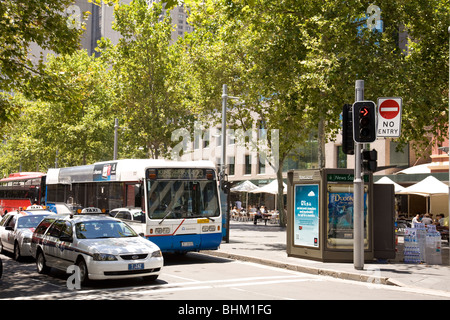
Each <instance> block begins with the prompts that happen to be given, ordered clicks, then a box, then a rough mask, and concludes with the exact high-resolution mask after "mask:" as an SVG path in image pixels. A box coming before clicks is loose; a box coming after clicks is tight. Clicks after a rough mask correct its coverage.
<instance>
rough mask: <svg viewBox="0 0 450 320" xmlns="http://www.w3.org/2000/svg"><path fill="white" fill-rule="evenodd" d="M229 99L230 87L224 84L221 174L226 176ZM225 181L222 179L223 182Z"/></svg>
mask: <svg viewBox="0 0 450 320" xmlns="http://www.w3.org/2000/svg"><path fill="white" fill-rule="evenodd" d="M227 100H228V88H227V85H226V84H224V85H223V87H222V164H221V167H220V171H221V172H220V174H221V175H223V176H222V178H223V179H224V178H225V170H226V156H227ZM222 182H223V181H221V183H222Z"/></svg>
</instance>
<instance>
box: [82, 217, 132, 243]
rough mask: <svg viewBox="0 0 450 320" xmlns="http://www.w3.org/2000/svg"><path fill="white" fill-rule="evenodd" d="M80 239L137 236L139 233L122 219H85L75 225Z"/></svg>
mask: <svg viewBox="0 0 450 320" xmlns="http://www.w3.org/2000/svg"><path fill="white" fill-rule="evenodd" d="M75 234H76V236H77V238H78V239H102V238H125V237H137V236H138V235H137V233H136V232H135V231H134V230H133V229H131V228H130V227H129V226H128V225H126V224H125V223H123V222H121V221H83V222H79V223H77V224H76V225H75Z"/></svg>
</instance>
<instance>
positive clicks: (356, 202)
mask: <svg viewBox="0 0 450 320" xmlns="http://www.w3.org/2000/svg"><path fill="white" fill-rule="evenodd" d="M355 100H356V101H363V100H364V80H356V83H355ZM361 151H362V143H359V142H355V174H354V180H353V197H354V198H353V265H354V267H355V269H357V270H363V269H364V181H363V173H362V161H361Z"/></svg>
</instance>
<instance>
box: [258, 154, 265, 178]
mask: <svg viewBox="0 0 450 320" xmlns="http://www.w3.org/2000/svg"><path fill="white" fill-rule="evenodd" d="M264 173H266V157H261V156H260V155H258V174H264Z"/></svg>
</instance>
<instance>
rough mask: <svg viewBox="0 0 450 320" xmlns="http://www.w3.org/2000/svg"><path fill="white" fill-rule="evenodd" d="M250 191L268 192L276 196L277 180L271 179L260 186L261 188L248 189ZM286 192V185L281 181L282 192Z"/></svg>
mask: <svg viewBox="0 0 450 320" xmlns="http://www.w3.org/2000/svg"><path fill="white" fill-rule="evenodd" d="M250 192H251V193H270V194H273V195H274V196H276V195H277V194H278V180H273V181H272V182H271V183H269V184H266V185H265V186H262V187H261V188H258V189H255V190H253V191H250ZM286 193H287V185H286V183H284V182H283V194H286ZM276 205H277V202H276V201H275V210H276V209H277V207H276Z"/></svg>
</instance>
